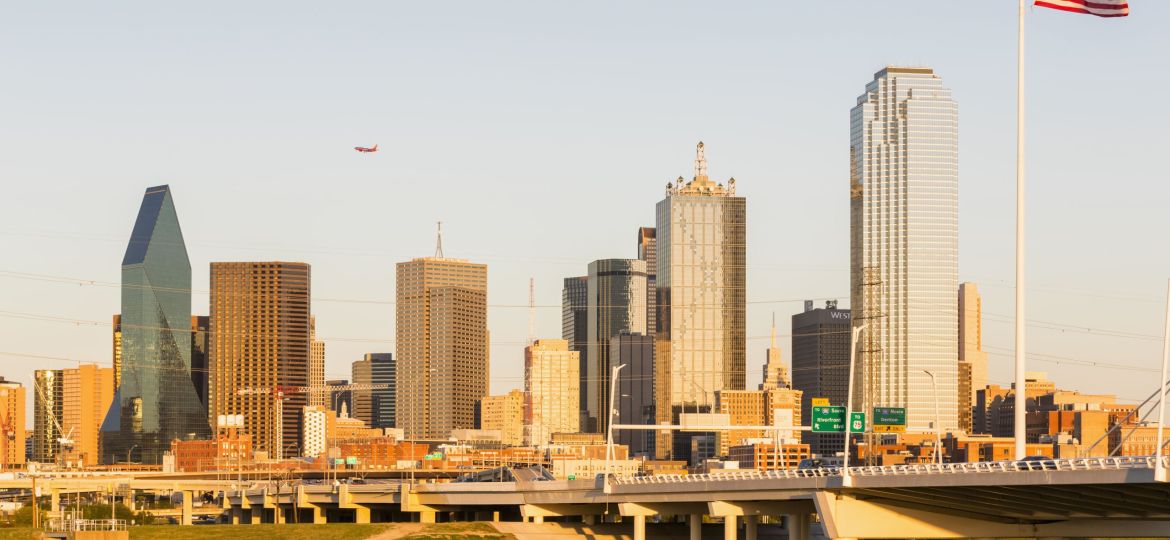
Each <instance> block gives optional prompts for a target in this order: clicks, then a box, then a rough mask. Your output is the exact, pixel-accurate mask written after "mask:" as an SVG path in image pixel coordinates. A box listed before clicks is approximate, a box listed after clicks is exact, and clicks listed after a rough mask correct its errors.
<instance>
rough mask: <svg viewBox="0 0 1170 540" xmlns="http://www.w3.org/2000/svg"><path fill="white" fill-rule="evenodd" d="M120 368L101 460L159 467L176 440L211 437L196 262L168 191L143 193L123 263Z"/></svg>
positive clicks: (163, 188) (105, 426) (104, 428)
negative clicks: (202, 376) (200, 387)
mask: <svg viewBox="0 0 1170 540" xmlns="http://www.w3.org/2000/svg"><path fill="white" fill-rule="evenodd" d="M120 368H121V373H120V379H121V385H120V386H119V387H118V389H117V392H116V393H115V395H114V402H113V403H112V404H111V405H110V410H109V412H108V413H106V419H105V421H104V422H103V423H102V451H101V452H102V461H103V463H106V464H113V463H124V462H127V461H130V462H136V463H149V464H158V463H162V456H163V453H164V452H166V451H168V450H169V449H170V445H171V441H172V440H174V439H183V440H189V439H206V438H208V437H210V435H211V429H210V426H209V425H208V423H207V410H206V409H205V408H204V406H203V404H202V403H201V402H200V401H199V397H198V395H197V394H196V392H195V386H194V384H193V383H192V382H191V262H190V260H189V259H188V258H187V247H186V245H185V244H184V243H183V232H182V230H181V229H180V228H179V218H178V215H177V214H176V213H175V204H174V201H173V200H172V198H171V190H170V187H169V186H156V187H152V188H148V189H147V190H146V195H145V196H144V197H143V199H142V206H141V207H140V208H139V210H138V219H137V221H135V222H134V231H133V233H131V235H130V245H129V246H127V247H126V255H125V257H123V259H122V362H121V366H120Z"/></svg>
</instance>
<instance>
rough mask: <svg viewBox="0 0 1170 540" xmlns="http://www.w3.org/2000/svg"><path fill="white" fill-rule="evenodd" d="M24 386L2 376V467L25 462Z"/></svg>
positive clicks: (0, 420)
mask: <svg viewBox="0 0 1170 540" xmlns="http://www.w3.org/2000/svg"><path fill="white" fill-rule="evenodd" d="M25 398H26V396H25V393H24V386H21V384H20V383H18V382H15V381H6V380H4V377H0V445H2V447H0V467H3V468H5V469H8V468H11V467H13V466H17V465H24V463H25V461H26V460H25V451H24V450H25V448H24V446H25V437H26V432H27V430H26V429H25V417H24V414H25V409H24V407H25V405H24V404H25Z"/></svg>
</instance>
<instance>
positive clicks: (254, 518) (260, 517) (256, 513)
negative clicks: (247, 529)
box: [248, 506, 264, 525]
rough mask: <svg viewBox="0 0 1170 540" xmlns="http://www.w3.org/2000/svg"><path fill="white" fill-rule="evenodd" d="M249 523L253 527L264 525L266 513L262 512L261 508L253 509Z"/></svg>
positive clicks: (249, 513) (249, 515) (249, 516)
mask: <svg viewBox="0 0 1170 540" xmlns="http://www.w3.org/2000/svg"><path fill="white" fill-rule="evenodd" d="M248 521H249V522H250V523H251V524H252V525H259V524H261V523H263V522H264V511H263V510H261V509H260V507H259V506H254V507H252V509H251V511H250V512H248Z"/></svg>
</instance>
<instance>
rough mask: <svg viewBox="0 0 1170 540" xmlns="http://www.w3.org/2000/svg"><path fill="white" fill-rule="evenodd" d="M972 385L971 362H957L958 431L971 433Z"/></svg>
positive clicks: (973, 394)
mask: <svg viewBox="0 0 1170 540" xmlns="http://www.w3.org/2000/svg"><path fill="white" fill-rule="evenodd" d="M972 401H975V392H974V385H973V384H971V363H970V362H959V431H962V432H963V433H973V432H974V431H973V429H974V427H975V426H974V414H975V406H974V405H971V406H967V404H968V403H971V402H972Z"/></svg>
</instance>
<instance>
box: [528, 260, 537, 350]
mask: <svg viewBox="0 0 1170 540" xmlns="http://www.w3.org/2000/svg"><path fill="white" fill-rule="evenodd" d="M533 343H536V279H535V278H532V277H530V278H528V344H529V345H532V344H533Z"/></svg>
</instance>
